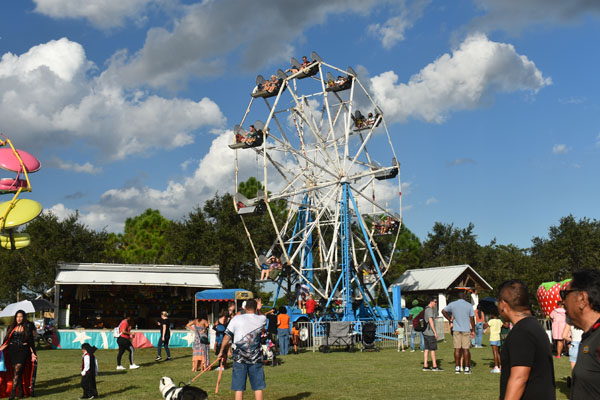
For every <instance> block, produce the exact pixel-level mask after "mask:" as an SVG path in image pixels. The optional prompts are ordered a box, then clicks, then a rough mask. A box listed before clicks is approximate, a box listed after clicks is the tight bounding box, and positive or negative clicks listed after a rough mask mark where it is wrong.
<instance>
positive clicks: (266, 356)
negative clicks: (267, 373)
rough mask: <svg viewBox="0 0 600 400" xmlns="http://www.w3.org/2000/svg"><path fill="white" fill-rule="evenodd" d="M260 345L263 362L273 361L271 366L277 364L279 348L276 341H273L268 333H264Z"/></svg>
mask: <svg viewBox="0 0 600 400" xmlns="http://www.w3.org/2000/svg"><path fill="white" fill-rule="evenodd" d="M260 346H261V349H262V353H263V363H264V364H267V363H269V362H270V363H271V366H272V367H274V366H276V365H277V364H278V363H279V362H278V361H277V348H276V347H275V343H273V341H271V339H270V337H269V335H268V334H266V333H263V334H262V335H261V337H260Z"/></svg>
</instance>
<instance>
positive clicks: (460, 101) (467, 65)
mask: <svg viewBox="0 0 600 400" xmlns="http://www.w3.org/2000/svg"><path fill="white" fill-rule="evenodd" d="M551 83H552V81H551V79H550V78H545V77H543V76H542V72H541V71H540V70H539V69H537V67H536V66H535V64H534V63H533V62H532V61H530V60H529V59H528V58H527V57H526V56H523V55H519V54H518V53H517V52H516V50H515V48H514V47H513V46H512V45H511V44H507V43H498V42H493V41H490V40H489V39H488V38H487V37H486V36H485V35H482V34H474V35H471V36H469V37H467V38H466V39H465V40H464V41H463V43H461V45H460V46H459V48H458V49H456V50H454V51H453V53H452V54H444V55H442V56H441V57H439V58H438V59H437V60H435V61H434V62H432V63H431V64H429V65H427V66H426V67H425V68H423V69H422V70H421V71H420V72H419V73H418V74H416V75H413V76H412V77H411V78H410V80H409V82H408V83H406V84H405V83H398V76H397V75H396V74H395V73H394V72H393V71H388V72H384V73H382V74H380V75H378V76H375V77H373V78H371V89H372V91H373V95H374V97H375V101H376V102H377V103H378V104H380V105H381V107H382V109H383V111H384V112H385V113H386V120H391V121H404V120H406V119H407V118H409V117H416V118H421V119H424V120H425V121H428V122H437V123H440V122H442V121H443V120H444V118H445V117H446V115H447V114H448V113H449V112H450V111H458V110H468V109H474V108H477V107H481V106H482V105H484V104H486V103H489V102H490V101H491V98H492V94H493V92H496V91H498V92H514V91H519V90H528V91H532V92H537V91H538V90H539V89H541V88H543V87H544V86H547V85H550V84H551Z"/></svg>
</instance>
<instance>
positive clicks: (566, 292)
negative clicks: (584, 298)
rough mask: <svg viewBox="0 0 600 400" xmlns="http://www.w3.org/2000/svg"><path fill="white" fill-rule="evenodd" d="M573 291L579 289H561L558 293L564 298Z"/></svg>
mask: <svg viewBox="0 0 600 400" xmlns="http://www.w3.org/2000/svg"><path fill="white" fill-rule="evenodd" d="M571 292H577V290H574V289H568V290H560V291H559V292H558V294H559V295H560V298H561V299H562V300H564V299H566V298H567V296H568V295H569V293H571Z"/></svg>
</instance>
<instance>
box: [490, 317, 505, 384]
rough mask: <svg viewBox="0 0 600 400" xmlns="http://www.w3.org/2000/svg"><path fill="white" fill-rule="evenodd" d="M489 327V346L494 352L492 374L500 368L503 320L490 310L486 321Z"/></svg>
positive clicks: (498, 371)
mask: <svg viewBox="0 0 600 400" xmlns="http://www.w3.org/2000/svg"><path fill="white" fill-rule="evenodd" d="M487 325H488V326H489V328H490V346H492V353H493V354H494V369H492V371H491V373H492V374H499V373H500V368H501V367H502V366H501V365H500V345H501V342H500V331H501V330H502V325H503V322H502V321H501V320H500V319H499V318H498V312H497V311H495V310H494V311H492V313H491V318H490V320H489V321H488V322H487Z"/></svg>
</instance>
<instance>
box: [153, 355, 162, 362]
mask: <svg viewBox="0 0 600 400" xmlns="http://www.w3.org/2000/svg"><path fill="white" fill-rule="evenodd" d="M160 360H162V357H161V356H157V357H156V358H155V359H154V361H160Z"/></svg>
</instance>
